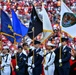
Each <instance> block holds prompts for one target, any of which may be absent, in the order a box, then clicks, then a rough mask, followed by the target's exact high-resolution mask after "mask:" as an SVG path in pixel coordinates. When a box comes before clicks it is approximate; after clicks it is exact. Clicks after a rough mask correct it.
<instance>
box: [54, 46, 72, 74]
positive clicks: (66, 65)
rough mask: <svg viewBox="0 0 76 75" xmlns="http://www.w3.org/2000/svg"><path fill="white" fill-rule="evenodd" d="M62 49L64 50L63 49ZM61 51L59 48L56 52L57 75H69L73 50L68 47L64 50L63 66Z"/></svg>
mask: <svg viewBox="0 0 76 75" xmlns="http://www.w3.org/2000/svg"><path fill="white" fill-rule="evenodd" d="M61 49H62V48H61ZM59 50H60V48H57V49H56V50H55V53H56V58H55V75H69V72H70V62H69V60H70V57H71V54H70V52H71V49H70V48H69V47H68V46H66V47H65V48H64V49H62V53H61V59H62V66H59V65H60V63H59Z"/></svg>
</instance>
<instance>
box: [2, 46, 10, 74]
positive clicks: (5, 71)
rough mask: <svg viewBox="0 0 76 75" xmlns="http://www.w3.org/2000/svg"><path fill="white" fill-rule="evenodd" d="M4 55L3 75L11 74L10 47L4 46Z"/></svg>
mask: <svg viewBox="0 0 76 75" xmlns="http://www.w3.org/2000/svg"><path fill="white" fill-rule="evenodd" d="M3 49H4V50H3V56H2V64H1V67H2V69H1V75H10V74H11V68H10V64H11V55H10V54H9V53H8V50H9V47H8V46H4V47H3ZM5 50H7V51H5Z"/></svg>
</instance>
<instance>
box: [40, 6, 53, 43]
mask: <svg viewBox="0 0 76 75" xmlns="http://www.w3.org/2000/svg"><path fill="white" fill-rule="evenodd" d="M42 16H43V38H42V40H41V42H43V41H45V40H46V39H47V38H48V37H49V36H50V34H51V33H52V25H51V22H50V19H49V17H48V14H47V12H46V10H45V8H44V6H43V5H42Z"/></svg>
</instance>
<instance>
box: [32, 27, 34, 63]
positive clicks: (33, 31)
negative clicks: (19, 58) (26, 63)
mask: <svg viewBox="0 0 76 75" xmlns="http://www.w3.org/2000/svg"><path fill="white" fill-rule="evenodd" d="M32 31H33V45H34V27H33V28H32ZM33 64H34V50H33Z"/></svg>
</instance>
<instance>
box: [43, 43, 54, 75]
mask: <svg viewBox="0 0 76 75" xmlns="http://www.w3.org/2000/svg"><path fill="white" fill-rule="evenodd" d="M47 46H50V47H51V48H50V49H49V50H47V52H46V54H45V55H44V56H45V63H44V73H45V75H50V74H51V75H54V70H55V64H54V60H55V53H54V51H52V50H53V47H54V46H55V45H54V44H52V43H50V42H48V43H47Z"/></svg>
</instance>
